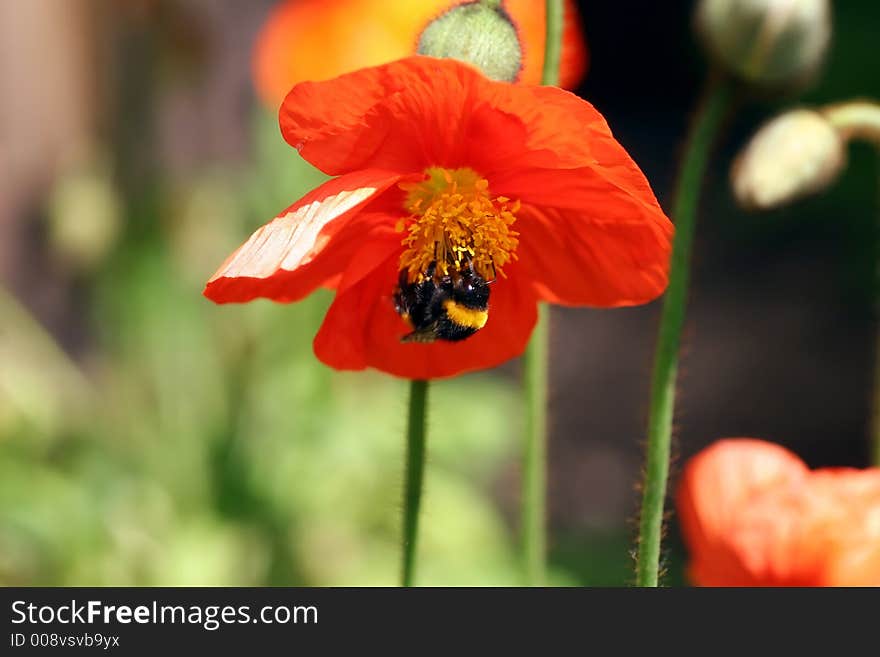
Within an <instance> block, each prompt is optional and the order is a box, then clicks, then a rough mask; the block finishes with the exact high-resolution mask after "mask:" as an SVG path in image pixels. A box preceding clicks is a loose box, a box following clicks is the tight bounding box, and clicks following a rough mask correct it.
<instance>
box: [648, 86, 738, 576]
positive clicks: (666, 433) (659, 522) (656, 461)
mask: <svg viewBox="0 0 880 657" xmlns="http://www.w3.org/2000/svg"><path fill="white" fill-rule="evenodd" d="M730 97H731V89H730V86H729V83H727V82H726V81H719V82H717V83H714V84H712V85H711V86H710V88H709V89H708V90H707V93H706V96H705V98H704V99H703V102H702V103H701V105H700V107H699V109H698V110H697V114H696V115H695V116H694V119H693V123H692V124H691V127H690V132H689V135H688V141H687V147H686V149H685V153H684V159H683V160H682V163H681V169H680V171H679V177H678V184H677V187H676V190H675V202H674V205H673V210H672V217H673V220H674V221H675V240H674V242H673V246H672V259H671V262H670V269H669V287H668V288H667V290H666V296H665V298H664V301H663V311H662V313H661V317H660V329H659V334H658V338H657V346H656V351H655V353H654V372H653V376H652V379H651V407H650V411H649V416H648V444H647V454H646V464H645V480H644V486H643V492H642V509H641V516H640V525H639V544H638V563H637V568H636V583H637V585H638V586H657V585H658V581H659V570H660V543H661V538H662V533H663V507H664V503H665V500H666V484H667V479H668V477H669V457H670V444H671V438H672V419H673V413H674V406H675V380H676V374H677V372H678V350H679V345H680V342H681V329H682V325H683V323H684V315H685V306H686V302H687V290H688V280H689V277H690V273H689V270H690V260H691V247H692V244H693V239H694V226H695V224H696V211H697V203H698V200H699V195H700V187H701V183H702V179H703V172H704V171H705V169H706V164H707V161H708V158H709V152H710V150H711V147H712V144H713V142H714V141H715V137H716V135H717V133H718V130H719V128H720V126H721V122H722V120H723V119H724V116H725V114H726V113H727V109H728V106H729V104H730Z"/></svg>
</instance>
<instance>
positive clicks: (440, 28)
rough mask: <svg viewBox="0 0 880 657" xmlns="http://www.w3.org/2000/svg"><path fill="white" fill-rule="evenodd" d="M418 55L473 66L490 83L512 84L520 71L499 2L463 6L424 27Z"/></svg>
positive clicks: (516, 45) (513, 36)
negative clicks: (455, 60)
mask: <svg viewBox="0 0 880 657" xmlns="http://www.w3.org/2000/svg"><path fill="white" fill-rule="evenodd" d="M418 54H420V55H429V56H431V57H451V58H453V59H458V60H461V61H464V62H468V63H470V64H473V65H474V66H476V67H477V68H479V69H480V70H481V71H482V72H483V73H484V74H485V75H486V76H487V77H489V78H492V79H493V80H501V81H504V82H513V81H515V80H516V79H517V77H519V72H520V69H521V68H522V46H521V45H520V42H519V36H518V35H517V32H516V27H514V25H513V21H512V20H511V19H510V16H508V15H507V12H506V11H505V10H504V8H503V7H502V6H501V2H500V0H494V1H491V0H490V1H483V2H466V3H464V4H460V5H457V6H455V7H453V8H452V9H449V10H448V11H446V12H445V13H443V14H441V15H440V16H438V17H437V18H435V19H434V20H433V21H431V22H430V23H428V26H427V27H426V28H425V29H424V31H423V32H422V34H421V36H420V37H419V44H418Z"/></svg>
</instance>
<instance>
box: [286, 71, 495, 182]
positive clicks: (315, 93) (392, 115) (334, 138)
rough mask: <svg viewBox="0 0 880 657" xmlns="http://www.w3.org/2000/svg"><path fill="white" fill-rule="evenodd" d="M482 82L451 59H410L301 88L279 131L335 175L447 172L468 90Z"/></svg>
mask: <svg viewBox="0 0 880 657" xmlns="http://www.w3.org/2000/svg"><path fill="white" fill-rule="evenodd" d="M479 80H485V78H483V77H482V76H481V75H480V74H479V73H478V72H477V70H476V69H474V68H472V67H471V66H468V65H466V64H463V63H461V62H458V61H455V60H452V59H435V58H432V57H408V58H406V59H401V60H398V61H396V62H391V63H390V64H385V65H384V66H377V67H374V68H366V69H361V70H359V71H355V72H353V73H348V74H346V75H342V76H340V77H338V78H334V79H333V80H327V81H324V82H302V83H300V84H298V85H296V86H295V87H294V88H293V89H292V90H291V91H290V93H289V94H288V95H287V97H286V98H285V99H284V102H283V103H282V105H281V111H280V113H279V120H280V123H281V133H282V135H283V136H284V138H285V139H286V140H287V142H288V143H289V144H290V145H291V146H293V147H294V148H296V149H297V150H298V151H299V152H300V155H302V156H303V157H304V158H305V159H306V160H308V161H309V162H311V163H312V164H313V165H315V166H316V167H318V168H319V169H321V170H322V171H324V172H325V173H328V174H330V175H339V174H342V173H346V172H349V171H355V170H357V169H362V168H366V167H371V168H379V169H390V170H396V171H409V172H413V171H422V170H424V169H425V168H426V167H428V166H431V165H438V166H445V165H446V164H449V163H454V161H455V160H456V158H455V154H456V153H458V152H459V151H460V145H461V143H462V139H461V138H462V131H461V126H462V120H463V118H464V116H465V115H466V114H467V113H468V111H469V106H470V103H469V102H468V95H469V90H470V89H471V88H472V87H473V85H474V84H477V83H478V81H479ZM486 82H488V80H486Z"/></svg>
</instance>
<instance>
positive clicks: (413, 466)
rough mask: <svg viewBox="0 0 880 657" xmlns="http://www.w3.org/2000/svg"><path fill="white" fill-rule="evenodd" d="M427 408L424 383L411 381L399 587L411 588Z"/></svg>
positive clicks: (423, 473) (422, 472) (416, 545)
mask: <svg viewBox="0 0 880 657" xmlns="http://www.w3.org/2000/svg"><path fill="white" fill-rule="evenodd" d="M427 404H428V382H427V381H411V382H410V388H409V421H408V426H407V430H406V482H405V484H404V490H403V572H402V577H401V580H402V583H403V586H412V585H413V581H414V579H415V568H416V549H417V547H418V535H419V508H420V507H421V505H422V481H423V479H424V475H425V420H426V416H427V410H426V408H427Z"/></svg>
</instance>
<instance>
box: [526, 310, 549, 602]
mask: <svg viewBox="0 0 880 657" xmlns="http://www.w3.org/2000/svg"><path fill="white" fill-rule="evenodd" d="M548 314H549V308H547V306H546V305H545V304H540V305H539V306H538V323H537V324H536V325H535V330H534V333H532V339H531V342H529V347H528V349H526V353H525V359H524V372H523V375H524V379H525V390H526V409H525V411H526V442H525V448H524V450H523V473H522V520H521V526H522V532H523V559H524V562H525V576H526V583H527V584H528V585H529V586H542V585H543V584H544V570H545V568H544V560H545V552H546V544H545V543H546V541H545V538H544V537H545V532H546V521H545V519H544V514H545V508H546V504H547V493H546V489H547V447H546V443H547V355H548V354H547V352H548V348H547V347H548V340H547V337H548V333H549V331H548V321H547V315H548Z"/></svg>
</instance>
